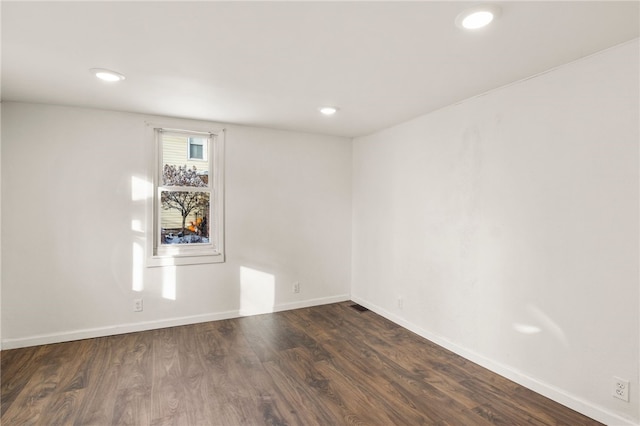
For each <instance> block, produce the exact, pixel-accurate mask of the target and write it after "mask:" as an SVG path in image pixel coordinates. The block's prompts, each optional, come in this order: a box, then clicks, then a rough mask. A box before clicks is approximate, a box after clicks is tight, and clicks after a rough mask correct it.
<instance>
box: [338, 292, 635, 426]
mask: <svg viewBox="0 0 640 426" xmlns="http://www.w3.org/2000/svg"><path fill="white" fill-rule="evenodd" d="M351 300H353V301H354V302H356V303H358V304H360V305H362V306H364V307H366V308H368V309H369V310H371V311H373V312H375V313H377V314H378V315H381V316H383V317H385V318H386V319H388V320H389V321H392V322H394V323H396V324H398V325H400V326H402V327H404V328H406V329H407V330H410V331H412V332H414V333H416V334H417V335H419V336H421V337H424V338H425V339H427V340H429V341H431V342H433V343H436V344H437V345H440V346H442V347H443V348H446V349H448V350H450V351H451V352H454V353H456V354H458V355H460V356H461V357H463V358H465V359H468V360H469V361H471V362H474V363H476V364H478V365H481V366H482V367H484V368H486V369H488V370H491V371H493V372H494V373H496V374H499V375H501V376H503V377H506V378H507V379H509V380H511V381H514V382H516V383H518V384H519V385H522V386H524V387H526V388H528V389H531V390H532V391H534V392H537V393H539V394H540V395H543V396H545V397H547V398H549V399H551V400H553V401H556V402H558V403H559V404H562V405H564V406H565V407H568V408H571V409H572V410H575V411H577V412H579V413H582V414H584V415H585V416H588V417H591V418H592V419H595V420H597V421H599V422H602V423H604V424H606V425H609V426H638V425H639V423H635V422H633V421H632V420H630V419H626V418H623V417H620V416H619V415H617V414H616V413H613V412H611V411H609V410H606V409H605V408H603V407H599V406H596V405H594V404H593V403H591V402H588V401H585V400H583V399H581V398H579V397H576V396H575V395H571V394H569V393H567V392H565V391H563V390H562V389H559V388H557V387H555V386H552V385H550V384H548V383H544V382H541V381H539V380H537V379H534V378H532V377H530V376H527V375H526V374H525V373H523V372H521V371H517V370H514V369H513V368H511V367H509V366H506V365H504V364H501V363H498V362H495V361H493V360H491V359H489V358H486V357H484V356H482V355H480V354H478V353H476V352H474V351H470V350H468V349H466V348H463V347H461V346H458V345H457V344H455V343H453V342H451V341H449V340H447V339H445V338H443V337H441V336H438V335H435V334H433V333H431V332H429V331H427V330H425V329H423V328H421V327H418V326H416V325H415V324H413V323H410V322H408V321H406V320H404V319H403V318H401V317H399V316H398V315H396V314H394V313H392V312H389V311H387V310H385V309H383V308H381V307H379V306H377V305H375V304H373V303H370V302H368V301H366V300H363V299H361V298H359V297H355V296H352V297H351Z"/></svg>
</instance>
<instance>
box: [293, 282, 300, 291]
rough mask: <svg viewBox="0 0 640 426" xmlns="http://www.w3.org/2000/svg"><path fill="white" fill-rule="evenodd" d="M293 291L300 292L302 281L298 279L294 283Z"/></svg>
mask: <svg viewBox="0 0 640 426" xmlns="http://www.w3.org/2000/svg"><path fill="white" fill-rule="evenodd" d="M293 292H294V293H300V282H299V281H296V282H295V283H293Z"/></svg>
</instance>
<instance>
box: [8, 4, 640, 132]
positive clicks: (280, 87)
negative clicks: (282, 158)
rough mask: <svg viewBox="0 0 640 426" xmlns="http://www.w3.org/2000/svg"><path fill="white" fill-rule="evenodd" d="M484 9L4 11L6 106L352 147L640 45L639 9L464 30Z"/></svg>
mask: <svg viewBox="0 0 640 426" xmlns="http://www.w3.org/2000/svg"><path fill="white" fill-rule="evenodd" d="M475 4H477V3H467V2H458V1H446V2H435V1H423V2H394V1H388V2H206V1H199V2H181V1H176V2H146V1H131V2H49V1H48V2H11V1H9V2H8V1H3V2H1V8H2V10H1V18H2V40H1V41H2V75H1V77H2V86H1V89H2V92H1V95H2V100H3V101H26V102H37V103H53V104H61V105H76V106H83V107H90V108H102V109H112V110H119V111H130V112H140V113H147V114H157V115H167V116H173V117H186V118H194V119H203V120H209V121H218V122H224V123H235V124H246V125H252V126H261V127H271V128H279V129H287V130H296V131H304V132H312V133H322V134H329V135H338V136H346V137H354V136H361V135H366V134H370V133H373V132H375V131H377V130H380V129H383V128H386V127H389V126H392V125H395V124H398V123H401V122H403V121H406V120H409V119H411V118H414V117H416V116H419V115H421V114H424V113H427V112H430V111H433V110H436V109H439V108H442V107H444V106H446V105H450V104H453V103H456V102H458V101H461V100H463V99H466V98H469V97H472V96H475V95H478V94H481V93H484V92H486V91H488V90H491V89H494V88H497V87H500V86H504V85H506V84H509V83H511V82H514V81H517V80H520V79H523V78H526V77H528V76H531V75H534V74H537V73H540V72H543V71H545V70H548V69H551V68H553V67H557V66H559V65H561V64H565V63H567V62H571V61H574V60H576V59H578V58H581V57H584V56H587V55H590V54H592V53H594V52H597V51H600V50H603V49H606V48H608V47H610V46H614V45H617V44H620V43H623V42H625V41H628V40H631V39H634V38H637V37H638V36H639V27H640V25H639V16H640V8H639V6H640V2H638V1H626V2H612V1H586V2H575V1H569V2H561V1H550V2H538V1H533V2H518V1H515V2H502V3H498V4H499V5H500V7H501V9H502V13H501V16H500V17H499V18H498V19H497V20H496V21H495V22H494V23H493V24H492V25H491V26H489V27H487V28H484V29H482V30H476V31H474V32H467V31H463V30H462V29H460V28H458V27H456V26H455V24H454V20H455V18H456V16H457V15H458V14H459V13H460V12H461V11H462V10H463V9H465V8H467V7H470V6H472V5H475ZM95 67H99V68H108V69H112V70H114V71H118V72H120V73H123V74H124V75H125V76H126V80H124V81H122V82H120V83H111V84H109V83H104V82H100V81H98V80H97V79H96V78H95V77H94V76H93V75H92V74H91V73H90V72H89V69H90V68H95ZM322 105H335V106H338V107H339V108H340V110H339V112H338V114H336V115H334V116H332V117H326V116H322V115H321V114H319V112H318V107H320V106H322Z"/></svg>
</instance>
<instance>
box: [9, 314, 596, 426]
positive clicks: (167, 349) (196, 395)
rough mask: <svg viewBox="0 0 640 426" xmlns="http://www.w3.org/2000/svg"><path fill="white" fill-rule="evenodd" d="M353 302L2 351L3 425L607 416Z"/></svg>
mask: <svg viewBox="0 0 640 426" xmlns="http://www.w3.org/2000/svg"><path fill="white" fill-rule="evenodd" d="M350 305H351V302H345V303H335V304H330V305H324V306H316V307H310V308H303V309H298V310H292V311H287V312H280V313H274V314H265V315H257V316H253V317H243V318H237V319H230V320H223V321H215V322H208V323H202V324H194V325H189V326H183V327H174V328H167V329H161V330H152V331H148V332H143V333H132V334H125V335H120V336H111V337H104V338H98V339H88V340H83V341H78V342H69V343H61V344H56V345H45V346H40V347H33V348H22V349H15V350H10V351H3V352H2V353H1V354H0V357H1V359H2V364H1V368H2V370H1V374H2V377H1V378H2V386H1V387H0V388H1V395H0V396H1V398H0V399H1V400H2V411H1V415H0V422H1V423H2V424H3V425H77V426H90V425H95V426H108V425H132V426H133V425H135V426H144V425H153V426H161V425H176V426H183V425H186V426H190V425H194V426H203V425H205V426H206V425H211V426H235V425H272V426H276V425H278V426H280V425H282V426H284V425H292V426H293V425H300V426H314V425H318V426H325V425H384V426H387V425H439V426H445V425H456V426H457V425H474V426H487V425H520V424H531V425H571V426H575V425H584V426H592V425H599V423H598V422H596V421H594V420H592V419H589V418H587V417H585V416H583V415H581V414H579V413H576V412H574V411H572V410H570V409H568V408H566V407H563V406H561V405H560V404H558V403H555V402H553V401H550V400H548V399H547V398H544V397H543V396H541V395H539V394H536V393H535V392H532V391H530V390H528V389H525V388H523V387H522V386H519V385H517V384H516V383H513V382H511V381H509V380H507V379H505V378H504V377H501V376H498V375H496V374H494V373H492V372H490V371H488V370H486V369H484V368H482V367H480V366H479V365H477V364H474V363H472V362H470V361H468V360H466V359H464V358H461V357H459V356H457V355H455V354H453V353H451V352H450V351H447V350H446V349H444V348H441V347H439V346H438V345H436V344H434V343H432V342H429V341H427V340H425V339H423V338H421V337H419V336H417V335H415V334H414V333H412V332H410V331H408V330H406V329H404V328H402V327H400V326H398V325H397V324H394V323H392V322H391V321H388V320H387V319H385V318H383V317H381V316H379V315H376V314H375V313H374V312H371V311H364V312H360V311H357V310H355V309H353V308H351V307H350Z"/></svg>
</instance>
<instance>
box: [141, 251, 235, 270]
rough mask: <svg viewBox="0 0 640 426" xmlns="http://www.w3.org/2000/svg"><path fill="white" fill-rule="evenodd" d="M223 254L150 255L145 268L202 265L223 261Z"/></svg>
mask: <svg viewBox="0 0 640 426" xmlns="http://www.w3.org/2000/svg"><path fill="white" fill-rule="evenodd" d="M224 261H225V259H224V255H223V254H221V253H219V254H213V255H212V254H208V255H200V256H197V255H191V256H152V257H149V258H147V268H156V267H160V266H182V265H203V264H208V263H224Z"/></svg>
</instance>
